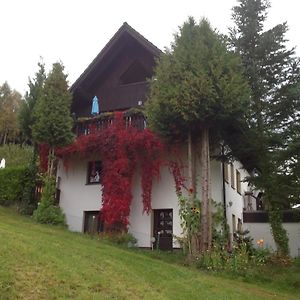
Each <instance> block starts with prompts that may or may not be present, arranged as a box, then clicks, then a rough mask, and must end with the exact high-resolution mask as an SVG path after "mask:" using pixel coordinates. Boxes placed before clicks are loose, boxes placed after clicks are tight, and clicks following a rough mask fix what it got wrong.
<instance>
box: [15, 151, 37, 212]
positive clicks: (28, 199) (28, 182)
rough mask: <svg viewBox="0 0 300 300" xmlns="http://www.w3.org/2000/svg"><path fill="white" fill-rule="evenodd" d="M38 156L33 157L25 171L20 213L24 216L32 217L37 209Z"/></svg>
mask: <svg viewBox="0 0 300 300" xmlns="http://www.w3.org/2000/svg"><path fill="white" fill-rule="evenodd" d="M37 174H38V167H37V155H36V153H34V154H33V155H32V158H31V161H30V164H29V165H28V168H26V170H25V176H24V183H23V186H24V188H23V193H22V201H21V203H20V205H19V208H18V210H19V212H20V213H21V214H24V215H32V213H33V211H34V210H35V209H36V208H37V199H36V196H35V189H36V185H37Z"/></svg>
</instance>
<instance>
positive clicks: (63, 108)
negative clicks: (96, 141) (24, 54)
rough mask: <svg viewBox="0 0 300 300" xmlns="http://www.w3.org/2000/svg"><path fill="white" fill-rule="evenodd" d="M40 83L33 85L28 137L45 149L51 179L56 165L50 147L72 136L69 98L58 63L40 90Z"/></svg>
mask: <svg viewBox="0 0 300 300" xmlns="http://www.w3.org/2000/svg"><path fill="white" fill-rule="evenodd" d="M40 73H42V69H41V71H40ZM42 75H44V74H42ZM42 75H41V74H40V76H41V77H42ZM41 81H42V82H41V83H39V82H37V83H36V85H37V86H36V88H37V89H38V91H37V94H36V95H32V96H33V97H37V98H36V99H35V101H37V102H36V103H35V104H34V110H33V121H34V122H33V125H32V136H33V140H34V142H35V143H38V144H46V145H48V146H49V155H48V168H47V170H48V174H49V176H53V175H54V169H55V162H56V159H55V155H54V148H55V147H59V146H65V145H67V144H70V143H71V142H72V140H73V137H74V136H73V133H72V127H73V119H72V117H71V115H70V107H71V98H72V96H71V93H70V91H69V90H68V83H67V75H65V74H64V67H63V66H62V64H60V63H55V64H53V67H52V70H51V71H50V73H49V74H48V76H47V78H46V79H45V81H44V85H43V87H42V88H41V86H40V85H42V83H43V78H42V79H41ZM33 92H34V91H33Z"/></svg>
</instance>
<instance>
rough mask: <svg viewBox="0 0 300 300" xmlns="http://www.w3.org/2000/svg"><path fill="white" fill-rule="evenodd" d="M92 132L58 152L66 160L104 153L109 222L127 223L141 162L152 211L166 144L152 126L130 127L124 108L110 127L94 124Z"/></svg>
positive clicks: (104, 198) (144, 192) (104, 195)
mask: <svg viewBox="0 0 300 300" xmlns="http://www.w3.org/2000/svg"><path fill="white" fill-rule="evenodd" d="M89 132H90V134H89V135H82V136H80V137H78V138H77V139H76V141H75V142H74V143H73V144H71V145H69V146H66V147H64V148H60V149H57V150H56V154H57V156H58V157H61V158H62V159H63V160H64V162H65V163H66V162H68V160H69V157H70V155H72V154H75V153H76V154H80V155H81V156H86V157H88V156H89V155H90V154H92V153H96V154H98V155H99V156H100V157H101V160H102V166H103V172H102V208H101V212H102V216H103V220H104V222H105V223H106V224H107V225H113V224H119V225H121V226H123V227H124V226H127V225H128V223H129V220H128V218H129V214H130V204H131V201H132V192H131V191H132V179H133V175H134V172H135V170H136V169H137V166H138V165H140V166H141V185H142V199H143V212H146V213H149V211H150V209H151V190H152V182H153V179H154V178H156V177H158V176H159V169H160V166H161V157H162V152H163V145H162V143H161V142H160V140H159V138H158V137H156V136H155V135H154V134H153V133H152V132H151V131H149V130H148V129H145V130H138V129H137V128H134V127H133V126H127V127H126V125H125V122H124V118H123V113H122V112H117V113H115V115H114V122H112V124H111V125H110V126H108V127H107V128H105V129H101V130H98V131H97V130H96V128H95V126H93V125H91V126H90V128H89ZM67 164H68V163H67Z"/></svg>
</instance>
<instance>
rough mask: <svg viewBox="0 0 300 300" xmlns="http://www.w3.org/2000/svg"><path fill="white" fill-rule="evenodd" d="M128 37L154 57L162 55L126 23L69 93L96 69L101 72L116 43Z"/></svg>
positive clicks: (114, 49) (115, 48)
mask: <svg viewBox="0 0 300 300" xmlns="http://www.w3.org/2000/svg"><path fill="white" fill-rule="evenodd" d="M126 36H130V37H131V38H133V39H134V40H135V41H137V42H138V43H139V44H140V45H141V46H142V47H144V48H145V49H146V50H147V51H148V52H149V53H151V54H152V55H153V56H154V57H158V56H160V55H161V54H162V51H161V50H160V49H159V48H157V47H156V46H155V45H153V44H152V43H151V42H149V41H148V40H147V39H146V38H145V37H143V36H142V35H141V34H140V33H138V32H137V31H136V30H134V29H133V28H132V27H131V26H129V25H128V24H127V23H126V22H125V23H123V25H122V26H121V27H120V28H119V30H118V31H117V32H116V33H115V35H114V36H113V37H112V38H111V39H110V41H109V42H108V43H107V44H106V45H105V47H104V48H103V49H102V50H101V52H100V53H99V54H98V55H97V56H96V57H95V59H94V60H93V61H92V62H91V64H90V65H89V66H88V67H87V68H86V69H85V71H84V72H83V73H82V74H81V75H80V76H79V78H78V79H77V80H76V81H75V82H74V83H73V85H72V86H71V88H70V91H71V92H72V93H74V92H75V91H76V89H78V88H80V86H81V85H82V84H83V83H84V82H85V81H86V80H88V79H89V78H90V76H92V74H93V73H94V72H95V71H96V69H98V70H99V69H100V70H101V66H102V67H103V68H104V65H106V63H107V62H108V61H110V59H109V57H110V56H111V54H112V52H114V51H117V47H118V43H120V42H121V40H122V39H123V38H125V37H126Z"/></svg>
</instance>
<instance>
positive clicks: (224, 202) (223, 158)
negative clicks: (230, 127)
mask: <svg viewBox="0 0 300 300" xmlns="http://www.w3.org/2000/svg"><path fill="white" fill-rule="evenodd" d="M221 151H222V183H223V211H224V224H223V225H224V231H225V230H226V226H227V216H226V185H225V154H224V144H222V145H221Z"/></svg>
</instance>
